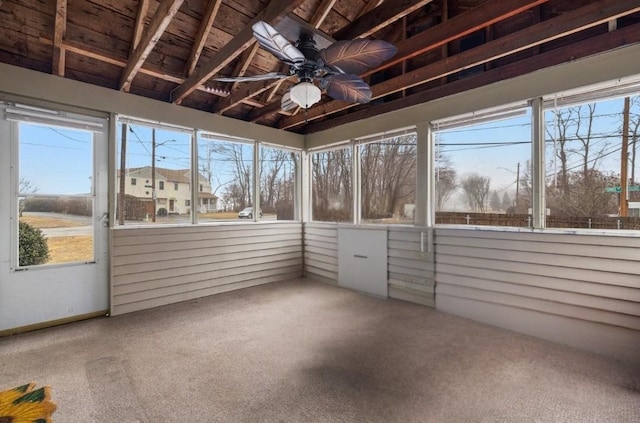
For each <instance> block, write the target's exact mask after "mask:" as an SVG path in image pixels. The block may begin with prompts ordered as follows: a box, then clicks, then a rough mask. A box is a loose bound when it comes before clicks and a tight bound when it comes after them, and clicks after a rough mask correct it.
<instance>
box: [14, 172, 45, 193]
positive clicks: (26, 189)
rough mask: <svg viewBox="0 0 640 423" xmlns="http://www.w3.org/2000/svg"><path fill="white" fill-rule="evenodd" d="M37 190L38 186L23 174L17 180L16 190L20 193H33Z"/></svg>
mask: <svg viewBox="0 0 640 423" xmlns="http://www.w3.org/2000/svg"><path fill="white" fill-rule="evenodd" d="M39 190H40V188H38V187H37V186H35V185H34V184H33V182H31V180H29V179H27V178H25V177H24V176H23V177H21V178H20V181H19V182H18V192H19V193H20V194H35V193H36V192H38V191H39Z"/></svg>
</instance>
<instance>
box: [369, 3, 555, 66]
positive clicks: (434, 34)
mask: <svg viewBox="0 0 640 423" xmlns="http://www.w3.org/2000/svg"><path fill="white" fill-rule="evenodd" d="M548 1H549V0H489V1H487V2H485V3H483V4H481V5H480V6H478V7H476V8H474V9H471V10H468V11H466V12H464V13H461V14H460V15H458V16H456V17H453V18H451V19H447V20H446V21H445V22H444V23H443V24H442V25H438V26H436V27H434V28H432V29H430V30H429V31H426V32H424V33H421V34H418V35H415V36H413V37H411V38H407V39H406V40H404V41H401V42H399V43H397V44H396V47H397V48H398V52H397V53H396V55H395V56H394V57H392V58H391V60H388V61H387V62H385V63H383V64H382V65H380V66H378V67H377V68H375V69H370V70H368V71H367V72H365V73H364V74H363V76H366V75H370V74H372V73H375V72H378V71H381V70H382V69H386V68H388V67H390V66H393V65H395V64H398V63H401V62H403V61H405V60H407V59H411V58H412V57H416V56H419V55H421V54H424V53H426V52H428V51H430V50H434V49H436V48H438V47H441V46H444V45H447V43H449V42H451V41H453V40H456V39H459V38H462V37H464V36H466V35H469V34H471V33H473V32H475V31H478V30H480V29H483V28H487V27H488V26H490V25H493V24H495V23H496V22H500V21H504V20H505V19H509V18H511V17H513V16H515V15H518V14H520V13H522V12H525V11H527V10H530V9H533V8H534V7H536V6H539V5H541V4H543V3H546V2H548Z"/></svg>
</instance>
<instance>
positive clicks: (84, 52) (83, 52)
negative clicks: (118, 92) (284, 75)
mask: <svg viewBox="0 0 640 423" xmlns="http://www.w3.org/2000/svg"><path fill="white" fill-rule="evenodd" d="M39 41H40V42H41V43H43V44H47V45H53V41H51V40H49V39H46V38H39ZM61 47H62V48H64V50H65V51H66V52H68V53H73V54H77V55H79V56H85V57H89V58H91V59H95V60H99V61H101V62H104V63H109V64H110V65H114V66H119V67H121V68H124V67H126V66H127V61H126V60H122V59H117V58H114V57H111V56H107V55H105V54H102V53H99V52H97V51H92V50H88V49H87V48H86V47H84V46H80V45H77V44H75V43H73V42H71V41H64V42H63V43H62V44H61ZM138 72H139V73H141V74H143V75H148V76H151V77H154V78H158V79H161V80H163V81H168V82H173V83H174V84H182V83H183V82H184V80H185V78H183V77H181V76H174V75H168V74H166V73H162V72H159V71H155V70H153V69H146V68H140V70H139V71H138ZM198 90H200V91H204V92H207V93H209V94H213V95H217V96H219V97H226V96H228V95H229V92H228V91H224V90H219V89H214V88H208V87H206V86H204V85H200V86H199V87H198ZM261 105H262V104H261Z"/></svg>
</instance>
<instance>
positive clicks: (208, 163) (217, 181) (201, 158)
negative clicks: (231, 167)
mask: <svg viewBox="0 0 640 423" xmlns="http://www.w3.org/2000/svg"><path fill="white" fill-rule="evenodd" d="M221 147H222V146H221V143H219V142H207V143H206V144H205V145H204V151H200V152H199V153H198V167H199V169H198V170H199V172H200V174H202V176H204V177H205V178H206V179H207V181H209V186H210V187H211V194H213V195H216V196H217V195H218V192H219V191H220V189H221V188H222V187H224V186H226V185H227V184H228V183H230V182H231V181H233V179H231V178H229V180H226V181H222V180H221V178H220V173H219V170H220V169H216V168H215V166H214V163H215V161H216V160H217V158H218V156H219V155H220V154H221Z"/></svg>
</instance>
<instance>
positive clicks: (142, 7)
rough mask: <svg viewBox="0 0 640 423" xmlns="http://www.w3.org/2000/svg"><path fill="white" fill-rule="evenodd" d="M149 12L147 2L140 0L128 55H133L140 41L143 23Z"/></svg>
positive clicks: (147, 0)
mask: <svg viewBox="0 0 640 423" xmlns="http://www.w3.org/2000/svg"><path fill="white" fill-rule="evenodd" d="M148 12H149V0H140V2H139V3H138V13H137V14H136V24H135V26H134V27H133V40H131V49H130V51H129V55H130V56H131V55H133V52H134V51H135V49H136V47H138V44H140V39H142V31H143V30H144V21H145V20H146V19H147V13H148Z"/></svg>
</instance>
